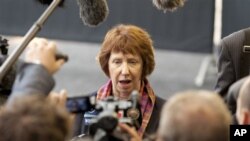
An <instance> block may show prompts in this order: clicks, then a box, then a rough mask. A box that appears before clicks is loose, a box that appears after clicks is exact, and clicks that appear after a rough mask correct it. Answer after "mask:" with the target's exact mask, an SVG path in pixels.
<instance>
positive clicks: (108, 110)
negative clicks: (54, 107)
mask: <svg viewBox="0 0 250 141" xmlns="http://www.w3.org/2000/svg"><path fill="white" fill-rule="evenodd" d="M94 97H96V96H95V95H94ZM92 98H93V97H88V96H85V97H75V98H68V100H67V108H68V110H69V111H71V112H73V113H79V112H85V115H84V117H85V126H86V125H87V126H86V127H87V128H88V129H89V130H88V133H87V134H89V135H90V136H91V137H92V138H94V140H97V141H106V140H114V141H115V140H127V139H128V136H127V135H126V134H124V133H121V131H119V129H118V128H117V125H118V123H126V124H128V125H131V126H135V127H136V128H137V129H138V128H139V127H140V125H141V121H139V118H140V112H139V110H138V92H137V91H133V92H132V94H131V98H130V100H119V99H118V98H116V97H112V96H109V97H107V98H106V99H104V100H98V101H94V100H93V99H92ZM91 99H92V100H91ZM93 106H94V107H93Z"/></svg>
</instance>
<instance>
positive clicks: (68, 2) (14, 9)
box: [0, 0, 214, 53]
mask: <svg viewBox="0 0 250 141" xmlns="http://www.w3.org/2000/svg"><path fill="white" fill-rule="evenodd" d="M107 1H108V5H109V9H110V14H109V16H108V18H107V19H106V21H105V22H103V23H102V24H101V25H100V26H98V27H95V28H90V27H87V26H85V25H83V24H82V22H81V20H80V18H79V8H78V6H77V4H76V1H75V0H65V7H64V8H58V9H57V10H56V11H55V12H54V13H53V15H52V16H51V17H50V18H49V20H48V22H47V23H46V24H45V26H44V28H43V29H42V31H41V32H40V33H39V36H45V37H51V38H56V39H66V40H77V41H88V42H98V43H100V42H101V41H102V39H103V37H104V35H105V33H106V32H107V30H108V29H110V28H111V27H112V26H114V25H116V24H119V23H128V24H135V25H138V26H140V27H143V28H144V29H146V30H147V31H148V32H149V33H150V34H151V36H152V38H153V40H154V43H155V47H156V48H163V49H170V50H181V51H190V52H205V53H208V52H211V50H212V31H213V11H214V6H213V5H214V0H188V1H187V2H186V4H185V6H184V7H183V8H180V9H178V10H177V11H175V12H173V13H171V12H168V13H165V14H164V13H163V12H162V11H159V10H157V9H156V8H155V7H154V6H153V5H152V0H107ZM45 8H46V6H42V5H40V4H39V3H36V2H35V0H1V2H0V20H1V21H0V33H1V34H8V35H24V34H25V33H26V32H27V31H28V29H29V28H30V27H31V25H32V24H33V23H34V22H35V21H36V20H37V19H38V17H39V16H40V15H41V13H42V12H43V11H44V10H45Z"/></svg>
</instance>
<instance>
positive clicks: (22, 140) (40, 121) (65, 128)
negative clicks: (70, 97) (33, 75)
mask: <svg viewBox="0 0 250 141" xmlns="http://www.w3.org/2000/svg"><path fill="white" fill-rule="evenodd" d="M71 131H72V120H71V118H70V114H69V112H68V111H67V110H66V108H65V106H64V105H63V106H61V105H60V104H59V105H58V103H55V101H54V99H52V100H51V99H48V98H47V97H46V96H44V95H24V96H22V97H21V98H19V99H15V100H14V101H13V103H12V104H11V106H9V105H5V106H3V107H2V108H1V111H0V134H1V138H0V141H67V140H68V139H69V138H70V137H71Z"/></svg>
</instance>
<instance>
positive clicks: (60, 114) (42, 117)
mask: <svg viewBox="0 0 250 141" xmlns="http://www.w3.org/2000/svg"><path fill="white" fill-rule="evenodd" d="M55 52H56V46H55V44H54V43H53V42H48V41H47V40H45V39H35V40H33V42H32V45H31V47H30V48H28V51H27V53H26V55H25V62H24V63H22V64H20V65H21V66H20V67H19V69H18V71H17V72H18V74H17V77H16V79H15V83H14V86H13V89H12V93H11V95H10V97H9V99H8V101H7V103H6V104H5V105H4V106H3V107H2V108H1V111H0V134H1V138H0V141H8V140H9V141H10V140H11V141H34V140H35V141H45V140H53V141H65V140H67V139H68V138H69V137H70V133H71V130H72V129H71V125H72V122H71V119H70V115H69V113H68V112H67V110H66V109H65V101H66V97H67V96H66V92H65V91H61V92H60V93H59V94H57V93H50V92H51V90H52V88H53V86H54V83H55V82H54V80H53V78H52V74H54V73H55V72H56V71H57V70H58V69H59V68H60V67H61V66H62V64H63V63H64V61H63V60H56V58H55ZM47 95H49V96H48V97H47Z"/></svg>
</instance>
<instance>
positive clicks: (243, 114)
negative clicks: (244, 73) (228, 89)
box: [236, 76, 250, 125]
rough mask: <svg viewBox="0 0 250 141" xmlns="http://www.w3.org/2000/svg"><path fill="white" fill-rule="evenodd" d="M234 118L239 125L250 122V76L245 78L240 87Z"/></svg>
mask: <svg viewBox="0 0 250 141" xmlns="http://www.w3.org/2000/svg"><path fill="white" fill-rule="evenodd" d="M236 119H237V123H238V124H240V125H242V124H243V125H249V124H250V76H248V77H246V78H245V80H244V82H243V84H242V86H241V87H240V91H239V95H238V97H237V110H236Z"/></svg>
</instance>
